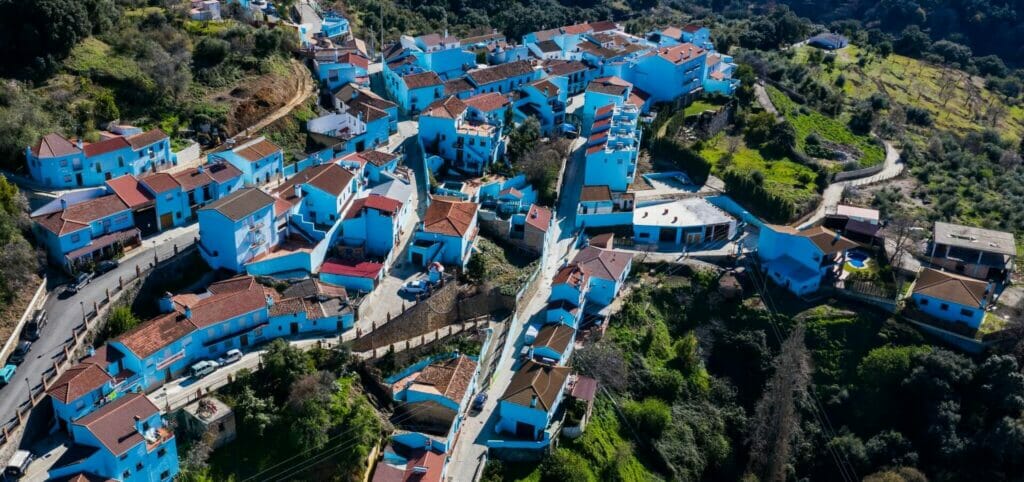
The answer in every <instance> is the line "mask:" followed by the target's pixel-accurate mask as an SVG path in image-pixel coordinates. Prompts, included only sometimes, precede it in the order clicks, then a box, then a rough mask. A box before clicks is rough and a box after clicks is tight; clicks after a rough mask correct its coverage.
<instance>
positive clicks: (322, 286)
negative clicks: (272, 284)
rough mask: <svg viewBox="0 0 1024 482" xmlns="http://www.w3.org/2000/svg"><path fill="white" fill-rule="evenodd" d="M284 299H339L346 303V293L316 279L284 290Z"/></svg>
mask: <svg viewBox="0 0 1024 482" xmlns="http://www.w3.org/2000/svg"><path fill="white" fill-rule="evenodd" d="M282 295H284V297H285V298H321V297H324V298H341V299H343V300H345V301H346V302H347V301H348V292H347V291H345V288H342V287H340V286H334V285H329V284H327V283H324V282H322V281H320V280H318V279H316V278H306V279H303V280H302V281H299V282H298V283H295V284H292V285H291V286H289V287H288V288H285V290H284V292H283V293H282Z"/></svg>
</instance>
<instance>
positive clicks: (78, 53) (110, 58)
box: [64, 37, 152, 84]
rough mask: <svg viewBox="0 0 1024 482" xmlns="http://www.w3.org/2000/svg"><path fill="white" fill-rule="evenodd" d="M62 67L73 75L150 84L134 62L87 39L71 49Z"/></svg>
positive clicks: (101, 42)
mask: <svg viewBox="0 0 1024 482" xmlns="http://www.w3.org/2000/svg"><path fill="white" fill-rule="evenodd" d="M64 66H65V67H66V68H67V69H68V70H70V71H71V72H73V73H76V74H79V75H85V76H90V77H103V78H108V79H111V80H118V81H125V80H134V81H138V82H144V83H147V84H149V83H152V81H150V80H149V79H147V78H146V76H144V75H142V73H141V72H140V71H139V66H138V64H136V63H135V61H134V60H132V59H130V58H127V57H124V56H121V55H118V54H117V53H116V52H114V51H113V49H112V48H111V47H110V46H109V45H107V44H105V43H103V41H101V40H99V39H97V38H95V37H89V38H87V39H85V40H83V41H82V43H80V44H78V45H76V46H75V48H73V49H71V55H69V56H68V58H67V60H65V61H64Z"/></svg>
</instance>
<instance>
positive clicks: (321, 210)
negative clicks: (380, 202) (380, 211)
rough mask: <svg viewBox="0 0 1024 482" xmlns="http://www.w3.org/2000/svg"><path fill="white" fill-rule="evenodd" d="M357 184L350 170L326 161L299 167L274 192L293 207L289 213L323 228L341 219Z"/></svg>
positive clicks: (327, 227)
mask: <svg viewBox="0 0 1024 482" xmlns="http://www.w3.org/2000/svg"><path fill="white" fill-rule="evenodd" d="M358 188H359V183H358V178H357V176H356V174H355V173H354V172H352V171H350V170H348V169H345V168H343V167H341V166H339V165H338V164H334V163H330V164H321V165H319V166H312V167H308V168H306V169H303V170H301V171H299V172H298V173H297V174H295V175H294V176H292V177H290V178H288V180H287V181H285V182H284V184H281V186H279V187H278V188H277V189H276V190H275V191H274V193H275V194H276V196H277V198H278V199H280V200H283V201H285V202H287V203H288V204H290V205H291V206H292V207H293V209H291V211H292V212H293V214H292V215H293V216H299V217H301V219H302V220H304V221H306V222H310V223H313V224H314V225H316V226H318V227H319V228H320V230H321V231H327V230H329V229H330V227H331V226H333V225H334V224H335V223H337V222H338V221H339V220H340V219H341V217H342V214H344V212H345V210H346V209H347V208H348V205H349V203H350V202H351V201H352V198H353V196H355V193H356V191H357V190H358Z"/></svg>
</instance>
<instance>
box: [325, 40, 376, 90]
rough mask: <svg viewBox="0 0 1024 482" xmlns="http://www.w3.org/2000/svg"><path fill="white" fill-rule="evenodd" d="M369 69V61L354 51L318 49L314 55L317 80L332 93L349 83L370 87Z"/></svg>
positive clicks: (347, 49) (346, 49)
mask: <svg viewBox="0 0 1024 482" xmlns="http://www.w3.org/2000/svg"><path fill="white" fill-rule="evenodd" d="M369 67H370V61H369V59H367V58H366V57H365V56H364V55H363V54H361V53H360V52H358V51H356V50H354V49H349V48H333V49H318V50H317V51H316V52H315V53H314V54H313V69H314V70H315V71H316V73H317V78H318V79H319V80H320V83H321V84H323V85H324V86H326V87H327V89H328V90H331V91H334V90H335V89H337V88H339V87H341V86H343V85H346V84H349V83H352V84H356V85H360V86H366V87H368V86H369V85H370V75H369V73H368V70H367V69H369Z"/></svg>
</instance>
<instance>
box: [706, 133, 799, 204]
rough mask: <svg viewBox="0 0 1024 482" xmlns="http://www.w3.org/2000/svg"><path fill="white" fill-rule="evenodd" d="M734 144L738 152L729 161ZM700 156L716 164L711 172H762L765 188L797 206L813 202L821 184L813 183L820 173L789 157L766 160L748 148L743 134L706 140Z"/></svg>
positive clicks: (756, 151)
mask: <svg viewBox="0 0 1024 482" xmlns="http://www.w3.org/2000/svg"><path fill="white" fill-rule="evenodd" d="M732 147H735V152H733V153H732V160H731V161H729V160H727V159H728V158H729V151H730V149H731V148H732ZM700 155H701V156H702V157H704V158H705V159H707V160H708V161H710V162H711V164H712V165H713V166H714V167H713V168H712V172H722V171H724V170H725V169H734V170H737V171H741V172H749V171H755V170H757V171H761V173H763V174H764V184H765V187H767V188H768V190H769V191H770V192H772V193H774V194H776V195H778V196H780V197H783V198H785V199H790V200H792V201H793V202H794V203H796V204H797V205H798V206H801V205H804V204H805V203H808V202H812V201H813V200H814V199H815V198H816V197H817V196H818V187H817V185H816V184H815V183H814V180H815V177H816V176H817V174H816V173H815V172H814V171H813V170H812V169H811V168H809V167H807V166H805V165H803V164H798V163H796V162H793V161H791V160H790V159H788V158H782V159H766V158H765V157H764V155H763V154H762V153H761V151H759V150H756V149H751V148H750V147H748V146H747V145H746V144H745V143H744V142H743V138H742V137H727V136H725V135H723V134H719V135H717V136H715V137H713V138H711V139H709V140H708V141H707V142H705V143H704V145H703V146H702V148H701V150H700Z"/></svg>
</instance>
